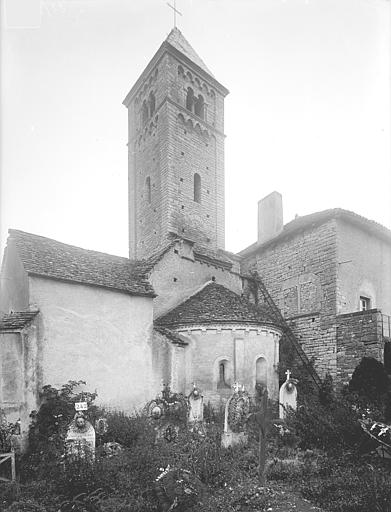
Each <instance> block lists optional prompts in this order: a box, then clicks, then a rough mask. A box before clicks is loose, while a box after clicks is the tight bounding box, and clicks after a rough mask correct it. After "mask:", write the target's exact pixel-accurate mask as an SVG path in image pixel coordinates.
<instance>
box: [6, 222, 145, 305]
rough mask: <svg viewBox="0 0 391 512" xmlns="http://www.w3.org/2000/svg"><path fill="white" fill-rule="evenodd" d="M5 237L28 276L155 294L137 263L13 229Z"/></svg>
mask: <svg viewBox="0 0 391 512" xmlns="http://www.w3.org/2000/svg"><path fill="white" fill-rule="evenodd" d="M9 235H10V236H9V243H14V244H15V245H16V249H17V252H18V254H19V257H20V259H21V261H22V263H23V267H24V269H25V270H26V272H28V273H29V274H35V275H39V276H43V277H49V278H54V279H59V280H64V281H72V282H76V283H81V284H89V285H95V286H102V287H104V288H111V289H114V290H119V291H122V292H126V293H129V294H131V295H143V296H151V297H153V296H154V295H155V294H154V291H153V288H152V286H151V284H150V283H149V281H148V277H147V275H146V273H145V269H144V266H143V264H142V263H140V262H132V261H131V260H129V259H128V258H123V257H120V256H113V255H111V254H106V253H103V252H97V251H91V250H87V249H82V248H80V247H75V246H73V245H68V244H64V243H62V242H58V241H56V240H52V239H51V238H46V237H43V236H38V235H34V234H32V233H26V232H24V231H18V230H15V229H10V230H9Z"/></svg>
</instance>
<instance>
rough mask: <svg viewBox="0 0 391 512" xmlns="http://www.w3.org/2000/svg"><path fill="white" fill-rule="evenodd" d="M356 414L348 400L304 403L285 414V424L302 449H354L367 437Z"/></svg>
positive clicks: (329, 450)
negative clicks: (327, 403)
mask: <svg viewBox="0 0 391 512" xmlns="http://www.w3.org/2000/svg"><path fill="white" fill-rule="evenodd" d="M358 417H359V415H358V413H357V411H355V410H354V409H353V408H352V407H351V405H350V404H349V402H347V401H344V400H338V401H337V400H334V401H333V402H332V403H330V404H329V405H327V406H325V405H321V404H320V403H316V402H313V403H307V404H305V405H302V406H299V407H298V409H297V411H296V412H295V413H293V412H292V413H291V414H290V415H288V419H287V424H288V427H289V428H290V429H293V431H294V433H295V434H296V435H297V436H298V437H299V439H300V441H299V446H300V448H302V449H321V450H324V451H325V452H328V453H331V454H332V453H338V452H340V451H341V450H351V449H354V450H357V449H358V448H359V446H360V445H361V444H362V443H363V442H364V440H366V438H365V435H364V433H363V431H362V429H361V427H360V424H359V423H358Z"/></svg>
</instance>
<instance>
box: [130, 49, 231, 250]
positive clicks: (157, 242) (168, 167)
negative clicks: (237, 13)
mask: <svg viewBox="0 0 391 512" xmlns="http://www.w3.org/2000/svg"><path fill="white" fill-rule="evenodd" d="M189 86H191V87H192V89H193V90H194V93H195V94H196V95H198V94H202V96H203V97H204V99H205V116H204V119H202V118H201V117H199V116H197V115H196V114H195V113H194V112H190V111H189V110H187V109H186V89H187V87H189ZM151 93H153V94H154V96H155V111H154V112H153V114H149V115H148V119H143V104H145V102H148V99H149V98H150V94H151ZM223 111H224V98H223V96H222V95H221V94H220V93H219V92H218V91H217V90H216V89H215V88H214V87H213V86H212V85H211V84H210V83H207V82H206V81H205V79H201V77H198V76H197V75H196V73H195V72H194V71H193V70H190V69H189V68H186V67H184V65H183V63H181V62H180V61H179V60H178V59H176V58H174V57H173V56H171V55H169V54H165V55H164V56H163V57H162V58H161V60H160V61H159V62H158V63H157V65H156V67H155V68H154V69H152V70H151V72H150V74H149V76H146V78H145V81H144V83H143V84H140V87H139V90H138V91H136V93H135V96H134V97H133V99H132V101H131V102H130V104H129V106H128V130H129V141H128V151H129V245H130V248H129V253H130V257H131V258H143V257H148V256H149V255H150V254H151V253H154V252H156V251H157V250H159V249H160V248H162V247H163V246H164V245H165V240H166V238H167V236H168V234H169V233H170V232H174V233H177V234H179V235H180V236H184V237H187V238H191V239H192V240H193V241H195V242H198V243H201V244H202V245H205V246H207V247H210V248H212V249H216V248H224V134H223V132H222V130H223V119H224V112H223ZM195 173H197V174H199V176H200V177H201V200H200V202H197V201H195V200H194V175H195Z"/></svg>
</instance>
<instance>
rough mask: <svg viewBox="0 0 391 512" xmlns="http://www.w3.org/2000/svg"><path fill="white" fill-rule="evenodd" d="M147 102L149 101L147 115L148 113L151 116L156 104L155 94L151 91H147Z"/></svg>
mask: <svg viewBox="0 0 391 512" xmlns="http://www.w3.org/2000/svg"><path fill="white" fill-rule="evenodd" d="M148 103H149V115H150V117H152V116H153V113H154V112H155V106H156V105H155V103H156V100H155V95H154V94H153V92H152V91H151V92H150V93H149V99H148Z"/></svg>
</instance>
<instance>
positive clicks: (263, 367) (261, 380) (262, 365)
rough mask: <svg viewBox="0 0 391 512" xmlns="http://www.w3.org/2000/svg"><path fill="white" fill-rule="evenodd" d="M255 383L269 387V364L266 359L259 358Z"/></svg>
mask: <svg viewBox="0 0 391 512" xmlns="http://www.w3.org/2000/svg"><path fill="white" fill-rule="evenodd" d="M255 365H256V367H255V383H256V384H262V386H265V387H267V362H266V359H265V358H264V357H259V358H258V359H257V361H256V363H255Z"/></svg>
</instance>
